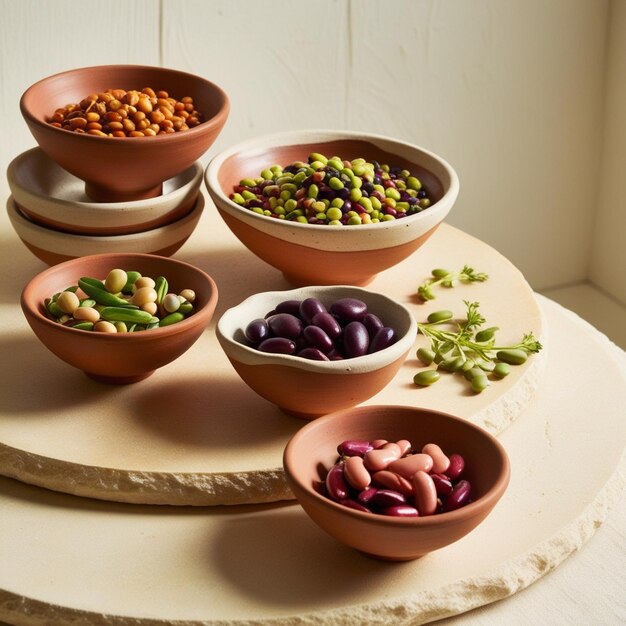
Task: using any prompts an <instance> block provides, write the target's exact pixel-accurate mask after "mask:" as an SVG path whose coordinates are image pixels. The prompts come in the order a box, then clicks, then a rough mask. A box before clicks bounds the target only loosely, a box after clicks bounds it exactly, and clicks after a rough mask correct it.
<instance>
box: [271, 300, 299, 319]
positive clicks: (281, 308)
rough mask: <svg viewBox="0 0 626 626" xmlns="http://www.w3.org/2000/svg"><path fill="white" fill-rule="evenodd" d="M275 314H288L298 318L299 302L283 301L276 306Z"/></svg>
mask: <svg viewBox="0 0 626 626" xmlns="http://www.w3.org/2000/svg"><path fill="white" fill-rule="evenodd" d="M276 313H289V314H290V315H295V316H296V317H300V300H284V301H283V302H281V303H280V304H277V305H276Z"/></svg>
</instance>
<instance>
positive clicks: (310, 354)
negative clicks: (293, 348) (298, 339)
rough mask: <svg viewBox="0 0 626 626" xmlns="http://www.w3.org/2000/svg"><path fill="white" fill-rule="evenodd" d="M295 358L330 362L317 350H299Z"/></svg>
mask: <svg viewBox="0 0 626 626" xmlns="http://www.w3.org/2000/svg"><path fill="white" fill-rule="evenodd" d="M296 356H299V357H300V358H302V359H309V361H330V359H329V358H328V357H327V356H326V355H325V354H324V353H323V352H322V351H321V350H318V349H317V348H304V350H300V352H298V354H297V355H296Z"/></svg>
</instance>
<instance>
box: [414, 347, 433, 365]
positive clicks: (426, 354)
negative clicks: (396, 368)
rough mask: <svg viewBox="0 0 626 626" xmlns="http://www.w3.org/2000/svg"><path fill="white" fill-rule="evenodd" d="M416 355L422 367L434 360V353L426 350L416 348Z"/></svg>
mask: <svg viewBox="0 0 626 626" xmlns="http://www.w3.org/2000/svg"><path fill="white" fill-rule="evenodd" d="M416 355H417V358H418V359H419V360H420V361H421V362H422V363H423V364H424V365H430V364H431V363H432V362H433V361H434V360H435V353H434V352H433V351H432V350H429V349H428V348H418V350H417V353H416Z"/></svg>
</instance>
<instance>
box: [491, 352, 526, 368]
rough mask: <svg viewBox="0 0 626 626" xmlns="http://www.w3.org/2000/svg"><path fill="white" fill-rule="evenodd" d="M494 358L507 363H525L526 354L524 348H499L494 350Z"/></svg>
mask: <svg viewBox="0 0 626 626" xmlns="http://www.w3.org/2000/svg"><path fill="white" fill-rule="evenodd" d="M496 358H497V359H498V360H499V361H502V362H504V363H508V364H509V365H521V364H522V363H526V359H528V354H527V353H526V352H525V351H524V350H518V349H515V350H499V351H498V352H496Z"/></svg>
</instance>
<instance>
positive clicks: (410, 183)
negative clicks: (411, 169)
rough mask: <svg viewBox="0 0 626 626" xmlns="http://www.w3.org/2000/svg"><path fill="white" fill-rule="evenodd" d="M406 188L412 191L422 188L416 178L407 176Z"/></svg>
mask: <svg viewBox="0 0 626 626" xmlns="http://www.w3.org/2000/svg"><path fill="white" fill-rule="evenodd" d="M406 186H407V187H408V188H409V189H414V190H415V191H419V190H420V189H421V188H422V183H421V182H420V180H419V178H416V177H415V176H409V177H408V178H407V179H406Z"/></svg>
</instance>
